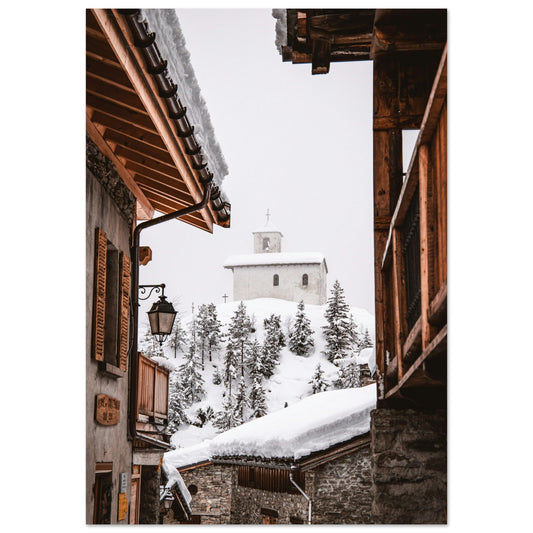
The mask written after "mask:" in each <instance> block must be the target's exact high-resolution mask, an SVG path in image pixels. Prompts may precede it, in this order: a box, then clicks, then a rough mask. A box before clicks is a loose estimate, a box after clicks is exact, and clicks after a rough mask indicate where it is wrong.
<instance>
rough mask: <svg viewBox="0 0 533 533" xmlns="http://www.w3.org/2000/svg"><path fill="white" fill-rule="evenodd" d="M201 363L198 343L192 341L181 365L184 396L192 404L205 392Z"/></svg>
mask: <svg viewBox="0 0 533 533" xmlns="http://www.w3.org/2000/svg"><path fill="white" fill-rule="evenodd" d="M200 369H201V363H200V358H199V356H198V354H197V352H196V345H195V344H194V342H191V343H190V345H189V351H188V352H187V354H186V355H185V361H184V362H183V364H182V365H181V366H180V367H179V371H180V375H181V383H182V385H183V396H184V398H185V399H186V400H187V402H188V403H189V405H192V404H193V403H194V402H197V401H199V400H200V399H201V398H202V396H203V395H204V394H205V390H204V387H203V383H204V379H203V378H202V374H201V373H200Z"/></svg>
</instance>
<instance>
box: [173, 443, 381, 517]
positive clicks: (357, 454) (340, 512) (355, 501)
mask: <svg viewBox="0 0 533 533" xmlns="http://www.w3.org/2000/svg"><path fill="white" fill-rule="evenodd" d="M370 464H371V455H370V446H369V445H366V446H364V447H362V448H360V449H358V450H356V451H353V452H351V453H348V454H346V455H342V456H340V457H337V458H335V459H332V460H329V461H327V462H325V463H322V464H320V465H318V466H314V467H313V468H311V469H309V470H307V471H306V472H305V489H304V491H305V493H306V494H307V495H308V496H309V497H310V498H311V501H312V515H311V521H312V523H313V524H370V523H372V517H371V505H372V501H371V485H372V478H371V468H370ZM237 469H238V466H236V465H230V464H218V463H216V462H215V463H208V464H206V465H204V466H199V467H196V468H191V469H184V470H182V471H181V472H180V473H181V476H182V478H183V480H184V482H185V485H186V486H187V487H188V488H189V491H191V488H192V491H191V492H192V493H194V494H193V495H192V501H191V504H190V505H191V510H192V514H193V515H196V516H198V515H199V516H200V523H202V524H261V523H263V521H264V520H265V518H266V519H267V520H271V521H272V520H273V522H275V523H276V524H299V523H303V524H307V522H308V513H309V504H308V502H307V500H306V499H305V497H304V496H303V495H301V494H289V493H287V492H273V491H268V490H260V489H256V488H251V487H245V486H240V485H239V483H238V476H237ZM265 513H266V514H265ZM170 514H171V513H169V514H168V515H167V516H166V517H165V518H164V520H163V522H164V523H165V524H170V523H179V522H178V521H177V520H175V519H174V518H173V517H172V516H170Z"/></svg>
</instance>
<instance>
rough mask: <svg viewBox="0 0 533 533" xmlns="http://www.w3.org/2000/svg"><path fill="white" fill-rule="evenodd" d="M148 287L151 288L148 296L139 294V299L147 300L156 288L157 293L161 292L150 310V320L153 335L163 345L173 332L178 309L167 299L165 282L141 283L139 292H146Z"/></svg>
mask: <svg viewBox="0 0 533 533" xmlns="http://www.w3.org/2000/svg"><path fill="white" fill-rule="evenodd" d="M148 288H150V292H149V293H148V296H146V297H145V298H141V296H139V300H147V299H148V298H149V297H150V295H151V294H152V292H153V291H154V290H155V291H156V292H157V293H158V292H160V293H161V296H160V297H159V300H157V301H156V302H154V303H153V305H152V308H151V309H150V311H148V320H149V321H150V330H151V332H152V335H153V336H154V337H155V338H156V340H157V342H159V345H162V344H163V342H164V340H165V339H166V338H167V336H168V335H170V334H171V333H172V326H173V325H174V319H175V318H176V311H175V309H174V306H173V305H172V303H171V302H168V301H167V299H166V296H165V284H164V283H161V284H159V285H139V292H140V293H141V294H145V293H146V289H148Z"/></svg>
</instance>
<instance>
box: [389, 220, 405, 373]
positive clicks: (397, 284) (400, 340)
mask: <svg viewBox="0 0 533 533" xmlns="http://www.w3.org/2000/svg"><path fill="white" fill-rule="evenodd" d="M392 286H393V306H394V352H395V354H396V355H397V357H398V382H399V381H400V380H401V379H402V377H403V369H404V368H403V367H404V364H403V357H402V355H403V344H404V341H405V335H406V330H407V322H406V319H405V316H406V304H405V272H404V264H403V255H402V236H401V233H400V230H399V229H394V230H393V233H392Z"/></svg>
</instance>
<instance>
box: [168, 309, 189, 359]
mask: <svg viewBox="0 0 533 533" xmlns="http://www.w3.org/2000/svg"><path fill="white" fill-rule="evenodd" d="M188 342H189V339H188V337H187V331H186V330H185V328H184V327H183V325H182V323H181V313H180V312H179V311H178V312H177V313H176V318H175V319H174V325H173V326H172V332H171V333H170V335H169V344H170V348H172V350H174V358H176V356H177V355H178V350H179V351H182V350H183V349H184V348H185V347H186V346H187V343H188Z"/></svg>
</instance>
